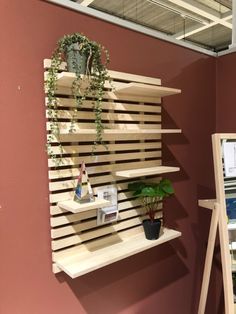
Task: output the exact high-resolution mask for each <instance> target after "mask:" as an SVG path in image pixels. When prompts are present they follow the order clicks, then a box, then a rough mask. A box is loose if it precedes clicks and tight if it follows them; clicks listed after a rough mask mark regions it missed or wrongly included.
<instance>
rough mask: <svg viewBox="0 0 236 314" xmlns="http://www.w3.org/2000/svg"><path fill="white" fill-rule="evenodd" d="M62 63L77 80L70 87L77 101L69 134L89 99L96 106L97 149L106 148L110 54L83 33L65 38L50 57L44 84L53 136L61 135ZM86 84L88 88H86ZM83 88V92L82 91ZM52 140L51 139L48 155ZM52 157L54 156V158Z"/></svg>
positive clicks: (95, 142) (58, 43)
mask: <svg viewBox="0 0 236 314" xmlns="http://www.w3.org/2000/svg"><path fill="white" fill-rule="evenodd" d="M63 61H67V68H68V70H69V71H70V72H74V73H75V79H74V81H73V83H72V86H71V91H72V96H73V98H74V99H75V101H76V105H77V106H76V107H75V109H74V115H73V117H72V118H71V126H70V130H69V132H74V131H75V123H76V119H75V117H76V115H77V111H78V110H79V108H80V107H81V106H82V104H83V101H84V100H85V99H86V98H87V97H88V96H89V97H90V99H92V102H93V110H94V113H95V129H96V139H95V141H94V148H95V147H96V145H98V144H104V143H103V139H102V134H103V129H104V127H103V125H102V116H101V115H102V99H103V95H104V85H105V82H106V80H109V75H108V70H107V65H108V63H109V53H108V51H107V50H106V49H105V48H104V47H103V46H102V45H101V44H98V43H96V42H95V41H92V40H90V39H89V38H88V37H86V36H84V35H83V34H80V33H73V34H70V35H65V36H64V37H62V38H61V39H60V40H59V41H58V42H57V46H56V49H55V50H54V52H53V54H52V56H51V67H50V68H49V69H48V74H47V77H46V82H45V90H46V93H47V98H48V104H47V105H48V108H49V118H50V129H51V134H53V135H58V134H59V133H60V128H59V124H58V123H59V121H58V117H57V110H56V109H57V108H58V100H57V97H56V89H57V74H58V73H59V72H60V67H61V64H62V62H63ZM85 81H86V84H84V83H85ZM82 86H83V88H81V87H82ZM51 139H52V137H50V136H49V139H48V143H47V144H48V152H49V155H50V154H51V152H50V147H51ZM52 157H53V156H52Z"/></svg>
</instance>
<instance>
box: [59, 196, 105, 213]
mask: <svg viewBox="0 0 236 314" xmlns="http://www.w3.org/2000/svg"><path fill="white" fill-rule="evenodd" d="M109 204H110V202H109V201H107V200H104V199H95V201H94V202H90V203H86V204H80V203H77V202H75V201H73V200H66V201H62V202H59V203H58V206H59V207H61V208H63V209H66V210H68V211H70V212H72V213H81V212H84V211H88V210H91V209H95V208H101V207H106V206H108V205H109Z"/></svg>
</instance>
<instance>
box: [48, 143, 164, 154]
mask: <svg viewBox="0 0 236 314" xmlns="http://www.w3.org/2000/svg"><path fill="white" fill-rule="evenodd" d="M159 148H161V142H143V143H142V142H136V143H124V144H118V143H117V144H107V148H106V147H104V146H103V145H99V146H98V147H97V149H96V152H107V151H109V152H112V151H129V150H136V149H140V150H141V149H159ZM51 151H52V152H53V154H55V155H61V154H78V153H90V152H91V145H63V146H62V147H59V146H52V147H51Z"/></svg>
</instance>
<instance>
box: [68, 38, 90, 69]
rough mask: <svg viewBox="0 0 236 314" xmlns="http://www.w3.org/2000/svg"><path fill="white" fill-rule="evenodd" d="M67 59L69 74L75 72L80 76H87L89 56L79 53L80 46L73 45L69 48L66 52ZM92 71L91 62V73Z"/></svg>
mask: <svg viewBox="0 0 236 314" xmlns="http://www.w3.org/2000/svg"><path fill="white" fill-rule="evenodd" d="M66 58H67V69H68V71H69V72H74V73H78V74H86V72H87V71H88V68H87V61H88V56H87V55H85V54H81V53H80V51H79V44H78V43H76V44H72V45H70V46H69V47H68V49H67V52H66ZM90 70H91V62H90V65H89V71H90Z"/></svg>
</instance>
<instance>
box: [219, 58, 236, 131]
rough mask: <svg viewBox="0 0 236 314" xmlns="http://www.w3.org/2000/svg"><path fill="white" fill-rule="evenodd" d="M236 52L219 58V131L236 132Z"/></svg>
mask: <svg viewBox="0 0 236 314" xmlns="http://www.w3.org/2000/svg"><path fill="white" fill-rule="evenodd" d="M235 66H236V53H235V52H234V53H231V54H228V55H225V56H222V57H220V58H218V59H217V89H216V92H217V110H216V130H217V132H220V133H222V132H231V133H236V123H235V121H236V120H235V116H236V107H235V104H236V93H235Z"/></svg>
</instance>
